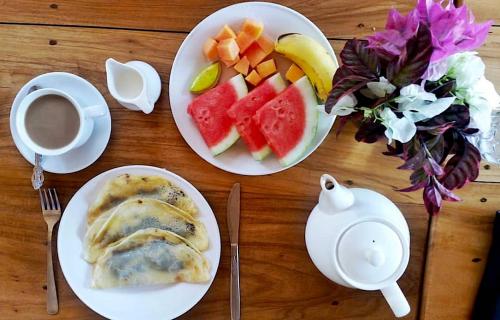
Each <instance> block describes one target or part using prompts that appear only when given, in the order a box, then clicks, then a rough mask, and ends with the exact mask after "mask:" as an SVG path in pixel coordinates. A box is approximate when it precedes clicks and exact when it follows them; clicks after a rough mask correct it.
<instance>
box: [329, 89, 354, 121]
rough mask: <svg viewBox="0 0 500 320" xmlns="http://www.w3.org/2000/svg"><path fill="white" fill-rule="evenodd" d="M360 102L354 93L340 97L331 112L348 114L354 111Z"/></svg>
mask: <svg viewBox="0 0 500 320" xmlns="http://www.w3.org/2000/svg"><path fill="white" fill-rule="evenodd" d="M356 104H358V100H356V97H355V96H354V95H352V94H348V95H345V96H343V97H342V98H340V99H339V100H338V101H337V103H336V104H335V105H334V106H333V108H332V112H331V114H335V115H338V116H347V115H350V114H351V113H353V112H354V111H355V110H354V107H355V106H356Z"/></svg>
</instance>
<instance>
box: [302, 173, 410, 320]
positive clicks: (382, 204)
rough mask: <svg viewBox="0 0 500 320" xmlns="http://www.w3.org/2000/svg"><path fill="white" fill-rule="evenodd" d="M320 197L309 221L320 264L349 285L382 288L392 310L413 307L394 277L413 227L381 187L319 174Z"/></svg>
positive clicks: (398, 312)
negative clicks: (375, 188) (357, 184)
mask: <svg viewBox="0 0 500 320" xmlns="http://www.w3.org/2000/svg"><path fill="white" fill-rule="evenodd" d="M320 183H321V188H322V191H321V194H320V196H319V203H318V205H317V206H316V207H315V208H314V209H313V211H312V212H311V215H310V216H309V219H308V221H307V225H306V235H305V238H306V246H307V251H308V252H309V255H310V256H311V259H312V261H313V262H314V264H315V265H316V267H317V268H318V269H319V270H320V271H321V273H323V274H324V275H325V276H326V277H328V278H329V279H330V280H332V281H334V282H336V283H338V284H341V285H343V286H346V287H352V288H357V289H362V290H381V291H382V294H383V295H384V297H385V299H386V300H387V302H388V303H389V306H390V307H391V309H392V311H393V312H394V315H395V316H396V317H402V316H405V315H407V314H408V313H409V312H410V305H409V304H408V301H407V300H406V298H405V296H404V295H403V293H402V292H401V289H400V288H399V286H398V284H397V283H396V281H397V280H398V279H399V277H401V275H402V274H403V273H404V271H405V269H406V266H407V265H408V260H409V256H410V232H409V230H408V225H407V223H406V220H405V219H404V217H403V215H402V214H401V211H399V209H398V208H397V207H396V206H395V205H394V203H392V202H391V201H390V200H389V199H387V198H386V197H385V196H383V195H381V194H380V193H377V192H374V191H371V190H367V189H360V188H351V189H348V188H346V187H344V186H342V185H340V184H339V183H338V182H337V181H336V180H335V179H334V178H333V177H332V176H330V175H327V174H325V175H323V176H322V177H321V180H320Z"/></svg>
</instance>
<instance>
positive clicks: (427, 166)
mask: <svg viewBox="0 0 500 320" xmlns="http://www.w3.org/2000/svg"><path fill="white" fill-rule="evenodd" d="M423 169H424V171H425V173H427V175H428V176H438V177H439V176H441V175H443V174H444V171H443V168H441V166H440V165H439V164H438V163H437V162H436V160H434V159H433V158H426V159H425V162H424V165H423Z"/></svg>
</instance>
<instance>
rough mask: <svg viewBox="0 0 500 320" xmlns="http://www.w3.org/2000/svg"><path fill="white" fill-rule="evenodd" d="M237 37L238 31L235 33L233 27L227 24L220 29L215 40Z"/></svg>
mask: <svg viewBox="0 0 500 320" xmlns="http://www.w3.org/2000/svg"><path fill="white" fill-rule="evenodd" d="M230 38H236V33H234V31H233V29H231V27H230V26H228V25H227V24H225V25H224V27H222V29H220V31H219V33H217V35H216V36H215V40H217V41H222V40H225V39H230Z"/></svg>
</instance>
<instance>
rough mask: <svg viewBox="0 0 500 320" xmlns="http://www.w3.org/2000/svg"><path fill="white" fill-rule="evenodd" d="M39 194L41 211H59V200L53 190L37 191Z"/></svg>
mask: <svg viewBox="0 0 500 320" xmlns="http://www.w3.org/2000/svg"><path fill="white" fill-rule="evenodd" d="M38 192H39V194H40V205H41V206H42V209H43V210H61V205H60V204H59V199H58V198H57V192H56V189H54V188H52V189H51V188H49V189H42V188H41V189H38Z"/></svg>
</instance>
